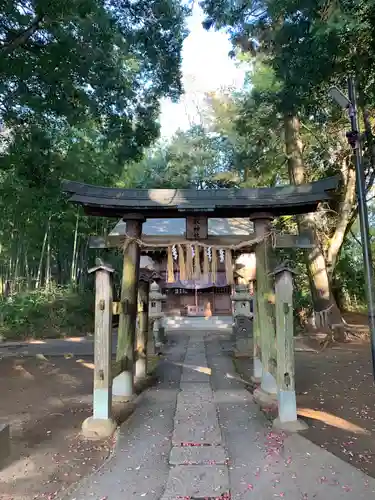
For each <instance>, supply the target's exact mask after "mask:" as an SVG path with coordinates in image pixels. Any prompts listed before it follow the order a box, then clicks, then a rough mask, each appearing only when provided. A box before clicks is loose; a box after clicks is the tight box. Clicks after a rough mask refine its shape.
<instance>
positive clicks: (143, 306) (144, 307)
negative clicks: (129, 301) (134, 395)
mask: <svg viewBox="0 0 375 500" xmlns="http://www.w3.org/2000/svg"><path fill="white" fill-rule="evenodd" d="M138 286H139V288H138V318H139V325H138V329H137V360H136V362H135V376H136V377H137V378H138V377H146V376H147V343H148V298H149V292H150V282H149V281H143V280H140V281H139V285H138Z"/></svg>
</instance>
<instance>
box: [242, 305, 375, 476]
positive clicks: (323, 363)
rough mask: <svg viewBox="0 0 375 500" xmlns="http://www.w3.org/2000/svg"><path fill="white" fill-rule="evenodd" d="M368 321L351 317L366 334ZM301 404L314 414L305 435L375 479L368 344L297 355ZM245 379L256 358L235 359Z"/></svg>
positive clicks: (374, 403) (374, 401)
mask: <svg viewBox="0 0 375 500" xmlns="http://www.w3.org/2000/svg"><path fill="white" fill-rule="evenodd" d="M366 320H367V318H366V317H365V316H364V315H362V314H355V313H354V314H350V315H346V321H347V322H348V323H351V324H355V325H356V326H357V331H358V332H360V333H366V328H367V325H366ZM295 359H296V392H297V404H298V407H299V408H300V409H303V414H305V415H309V416H310V418H308V419H307V420H308V423H309V429H308V431H306V432H304V436H305V437H307V438H308V439H310V440H311V441H312V442H313V443H315V444H317V445H319V446H321V447H322V448H325V449H326V450H328V451H330V452H331V453H333V454H334V455H336V456H338V457H340V458H341V459H343V460H345V461H346V462H349V463H351V464H352V465H354V466H355V467H356V468H358V469H360V470H362V471H363V472H366V473H367V474H369V475H370V476H372V477H375V384H374V380H373V374H372V362H371V348H370V344H369V342H368V341H358V342H351V343H347V344H335V345H334V347H332V348H327V349H326V350H324V351H323V352H320V353H314V352H307V351H304V352H299V351H298V352H296V353H295ZM236 366H237V369H238V370H239V371H240V372H241V374H242V375H243V376H244V377H245V378H246V379H248V380H249V379H250V376H251V375H252V366H251V360H249V359H243V358H242V359H241V358H239V359H236Z"/></svg>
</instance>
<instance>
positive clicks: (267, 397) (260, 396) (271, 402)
mask: <svg viewBox="0 0 375 500" xmlns="http://www.w3.org/2000/svg"><path fill="white" fill-rule="evenodd" d="M253 397H254V400H255V401H256V402H257V403H258V404H259V405H260V406H262V407H269V406H275V407H276V406H277V397H276V394H270V393H269V392H266V391H264V390H263V389H262V388H261V387H258V388H257V389H255V391H254V392H253Z"/></svg>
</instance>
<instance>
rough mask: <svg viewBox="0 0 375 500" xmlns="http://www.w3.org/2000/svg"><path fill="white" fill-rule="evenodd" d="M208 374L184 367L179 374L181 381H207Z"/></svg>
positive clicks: (208, 378)
mask: <svg viewBox="0 0 375 500" xmlns="http://www.w3.org/2000/svg"><path fill="white" fill-rule="evenodd" d="M209 380H210V376H209V375H207V374H206V373H202V372H198V371H195V370H187V369H184V370H183V372H182V375H181V382H182V383H183V382H197V383H199V382H209Z"/></svg>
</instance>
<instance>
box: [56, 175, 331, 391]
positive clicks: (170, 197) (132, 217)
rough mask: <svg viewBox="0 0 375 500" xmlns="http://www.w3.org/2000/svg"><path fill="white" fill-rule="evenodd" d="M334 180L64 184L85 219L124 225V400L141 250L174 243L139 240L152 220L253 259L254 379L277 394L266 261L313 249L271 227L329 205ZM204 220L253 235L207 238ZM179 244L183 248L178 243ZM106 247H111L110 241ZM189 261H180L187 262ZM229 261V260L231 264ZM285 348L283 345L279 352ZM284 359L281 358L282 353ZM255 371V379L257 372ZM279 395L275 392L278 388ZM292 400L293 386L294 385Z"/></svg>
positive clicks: (194, 240)
mask: <svg viewBox="0 0 375 500" xmlns="http://www.w3.org/2000/svg"><path fill="white" fill-rule="evenodd" d="M338 182H339V179H338V177H330V178H326V179H323V180H320V181H317V182H313V183H309V184H303V185H298V186H296V185H286V186H280V187H275V188H256V189H217V190H209V189H208V190H193V189H182V190H175V189H150V190H147V189H119V188H106V187H100V186H92V185H88V184H82V183H78V182H72V181H64V182H63V191H64V192H65V193H69V194H70V199H69V201H70V202H72V203H75V204H79V205H81V206H82V207H83V208H84V211H85V213H86V214H87V215H92V216H100V217H113V218H116V219H119V218H120V219H122V220H123V221H124V222H125V223H126V240H125V246H124V260H123V278H122V288H121V308H120V322H119V332H118V352H117V360H118V361H120V362H121V365H122V368H123V384H124V386H123V390H124V396H131V395H132V393H133V379H134V373H133V372H134V351H135V332H136V314H137V292H138V281H139V261H140V253H141V246H142V245H146V246H147V247H148V248H150V249H151V248H154V247H159V248H160V247H163V246H164V247H170V246H171V245H174V244H175V243H176V241H175V240H173V239H171V238H168V237H165V236H164V237H163V236H159V237H154V238H153V239H152V240H151V239H150V238H148V239H147V238H143V237H142V224H143V222H144V221H145V220H146V219H150V218H158V219H160V218H168V219H170V218H181V217H184V218H186V221H187V233H186V238H185V240H186V244H191V243H194V244H197V243H199V244H201V245H204V246H208V247H217V248H227V252H226V255H228V256H230V259H231V253H232V252H231V249H232V248H233V247H237V248H241V250H243V251H249V250H250V249H252V248H255V254H256V262H257V266H256V317H257V320H256V322H255V331H254V367H255V368H254V369H255V372H254V375H255V377H259V376H261V387H262V389H263V390H264V391H265V392H274V391H275V390H276V382H275V378H277V379H279V378H280V377H277V376H276V366H277V362H276V353H275V351H276V349H277V348H278V349H284V348H283V347H282V346H281V344H280V342H279V343H277V345H278V347H276V340H277V339H276V332H275V324H274V321H273V316H272V311H270V304H269V297H270V296H272V295H273V281H272V276H271V271H272V270H271V269H270V260H269V255H270V251H271V249H272V247H277V248H293V247H294V248H296V247H297V248H311V245H312V243H313V242H310V241H309V238H308V237H307V236H305V235H299V236H298V235H285V234H275V233H274V232H272V230H271V223H272V221H273V219H274V218H275V217H278V216H281V215H298V214H304V213H309V212H313V211H315V210H316V209H317V207H318V205H319V203H321V202H328V201H330V200H331V199H332V196H333V192H334V191H335V190H336V189H337V187H338ZM208 217H210V218H214V217H217V218H220V217H221V218H223V217H224V218H249V219H250V220H251V221H253V223H254V235H252V236H251V235H249V237H244V236H243V235H239V236H229V237H225V236H218V237H215V236H208V232H207V220H208ZM182 243H183V242H182ZM104 244H105V246H106V247H108V246H117V245H118V242H117V244H116V243H114V242H113V240H112V242H111V241H107V242H105V243H104ZM187 255H188V254H186V256H187ZM230 262H231V260H230ZM284 347H285V345H284ZM282 354H283V356H282V357H283V358H285V354H286V353H285V352H283V353H282ZM259 368H261V373H260V371H259ZM278 389H279V392H280V390H281V389H280V387H278ZM292 389H293V393H294V383H293V388H292Z"/></svg>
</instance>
